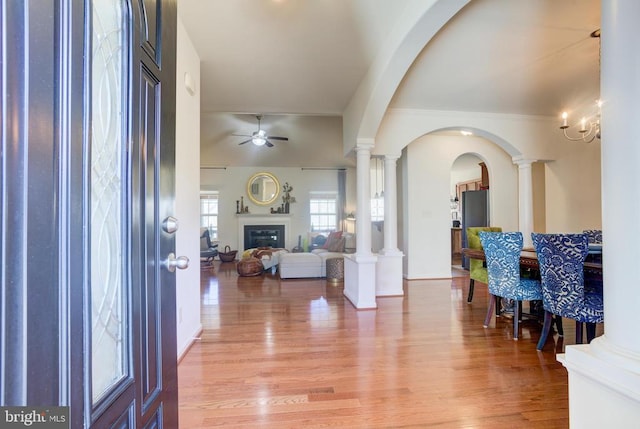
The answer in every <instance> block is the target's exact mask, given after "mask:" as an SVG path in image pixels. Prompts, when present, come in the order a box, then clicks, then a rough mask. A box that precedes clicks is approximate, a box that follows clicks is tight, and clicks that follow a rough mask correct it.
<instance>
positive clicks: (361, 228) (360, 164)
mask: <svg viewBox="0 0 640 429" xmlns="http://www.w3.org/2000/svg"><path fill="white" fill-rule="evenodd" d="M371 149H373V144H362V143H359V144H358V145H357V146H356V148H355V150H356V180H357V183H356V213H357V221H356V254H358V255H370V254H371V202H370V201H371Z"/></svg>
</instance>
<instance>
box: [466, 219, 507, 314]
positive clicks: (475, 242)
mask: <svg viewBox="0 0 640 429" xmlns="http://www.w3.org/2000/svg"><path fill="white" fill-rule="evenodd" d="M480 231H485V232H502V228H501V227H499V226H470V227H468V228H467V246H468V247H469V248H470V249H482V243H481V242H480V236H479V235H478V234H479V233H480ZM476 280H477V281H479V282H481V283H484V284H487V268H486V267H485V266H484V261H482V260H481V259H469V294H468V295H467V303H468V304H471V301H472V300H473V289H474V287H475V282H476Z"/></svg>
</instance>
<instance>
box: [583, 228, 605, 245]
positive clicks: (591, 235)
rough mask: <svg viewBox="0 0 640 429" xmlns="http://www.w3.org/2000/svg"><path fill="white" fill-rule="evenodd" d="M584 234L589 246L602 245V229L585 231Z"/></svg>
mask: <svg viewBox="0 0 640 429" xmlns="http://www.w3.org/2000/svg"><path fill="white" fill-rule="evenodd" d="M582 232H583V233H584V234H585V235H586V236H587V240H588V241H589V244H602V230H601V229H585V230H584V231H582Z"/></svg>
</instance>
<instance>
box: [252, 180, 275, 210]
mask: <svg viewBox="0 0 640 429" xmlns="http://www.w3.org/2000/svg"><path fill="white" fill-rule="evenodd" d="M279 194H280V183H279V182H278V179H276V176H274V175H273V174H271V173H256V174H254V175H253V176H251V178H250V179H249V182H247V195H248V196H249V199H250V200H251V201H252V202H253V203H255V204H258V205H260V206H266V205H269V204H272V203H273V202H274V201H275V200H277V199H278V195H279Z"/></svg>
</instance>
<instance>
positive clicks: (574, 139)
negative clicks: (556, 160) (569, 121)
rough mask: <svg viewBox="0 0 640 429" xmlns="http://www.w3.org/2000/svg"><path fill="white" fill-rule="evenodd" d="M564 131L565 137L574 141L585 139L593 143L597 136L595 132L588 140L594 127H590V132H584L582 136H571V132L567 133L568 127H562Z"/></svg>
mask: <svg viewBox="0 0 640 429" xmlns="http://www.w3.org/2000/svg"><path fill="white" fill-rule="evenodd" d="M562 132H563V134H564V137H565V138H566V139H567V140H570V141H572V142H579V141H583V142H585V143H591V142H592V141H593V140H594V139H595V138H596V134H593V135H592V136H591V138H590V139H589V140H587V137H589V136H590V135H591V133H592V132H593V127H591V128H590V129H589V132H586V133H583V134H582V136H580V137H571V136H569V134H567V129H566V128H562Z"/></svg>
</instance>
